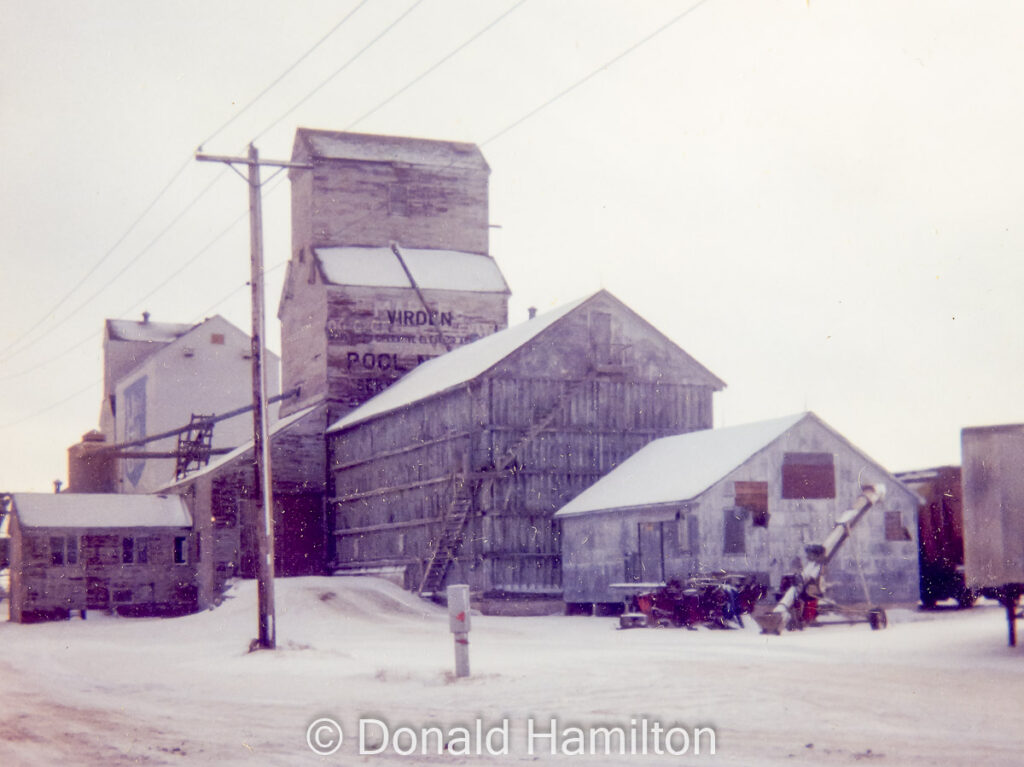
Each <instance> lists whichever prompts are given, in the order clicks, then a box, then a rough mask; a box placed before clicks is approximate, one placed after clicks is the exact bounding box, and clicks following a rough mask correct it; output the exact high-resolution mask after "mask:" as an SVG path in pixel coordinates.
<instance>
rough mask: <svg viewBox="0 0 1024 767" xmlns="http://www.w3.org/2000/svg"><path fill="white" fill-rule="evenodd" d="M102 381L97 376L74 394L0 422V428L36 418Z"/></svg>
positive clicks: (6, 427)
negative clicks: (11, 419)
mask: <svg viewBox="0 0 1024 767" xmlns="http://www.w3.org/2000/svg"><path fill="white" fill-rule="evenodd" d="M102 383H103V379H102V378H97V379H96V380H95V381H93V382H92V383H90V384H89V385H88V386H86V387H85V388H84V389H79V390H78V391H76V392H75V393H74V394H71V395H68V396H67V397H65V398H64V399H62V400H60V401H58V402H53V403H51V404H49V405H47V406H46V407H44V408H42V409H40V410H37V411H35V412H34V413H29V414H28V415H23V416H22V417H21V418H18V419H15V420H13V421H8V422H7V423H5V424H0V429H9V428H10V427H11V426H17V425H18V424H20V423H24V422H25V421H31V420H32V419H33V418H38V417H39V416H41V415H45V414H46V413H49V412H50V411H51V410H54V409H56V408H58V407H60V406H61V405H63V404H65V403H68V402H70V401H71V400H73V399H75V398H76V397H80V396H81V395H83V394H85V393H86V392H87V391H90V390H91V389H92V388H93V387H94V386H98V385H100V384H102Z"/></svg>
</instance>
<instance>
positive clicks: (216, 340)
mask: <svg viewBox="0 0 1024 767" xmlns="http://www.w3.org/2000/svg"><path fill="white" fill-rule="evenodd" d="M210 343H211V344H214V345H215V346H223V345H224V334H223V333H210Z"/></svg>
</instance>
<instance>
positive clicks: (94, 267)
mask: <svg viewBox="0 0 1024 767" xmlns="http://www.w3.org/2000/svg"><path fill="white" fill-rule="evenodd" d="M191 159H192V158H191V157H190V158H189V159H188V160H186V161H185V162H184V163H182V165H181V167H179V168H178V169H177V170H176V171H175V172H174V175H172V176H171V180H170V181H168V182H167V183H166V184H164V185H163V187H162V188H161V189H160V191H159V192H157V195H156V197H154V198H153V199H152V200H151V201H150V203H149V205H147V206H146V207H145V208H144V209H143V211H142V213H140V214H139V215H138V216H136V218H135V220H134V221H132V223H131V225H130V226H129V227H128V228H127V229H126V230H125V232H124V234H122V235H121V236H120V237H119V238H118V239H117V242H115V243H114V244H113V245H111V246H110V248H108V249H107V251H106V253H104V254H103V255H102V256H101V257H100V258H99V260H98V261H96V263H94V264H93V265H92V267H90V269H89V271H87V272H86V273H85V274H84V275H83V276H82V277H80V278H79V279H78V281H77V282H76V283H75V285H74V287H72V288H71V290H69V291H68V292H67V293H65V294H64V295H63V296H62V297H61V298H60V299H58V301H57V302H56V303H55V304H54V305H53V306H51V307H50V308H49V309H47V310H46V311H45V312H43V315H42V316H41V317H40V318H39V320H37V321H36V323H35V324H33V325H32V326H31V327H30V328H29V329H28V330H26V331H25V332H24V333H22V334H21V335H20V336H18V337H17V338H16V339H14V340H13V341H12V342H11V343H9V344H7V346H5V347H4V348H3V349H0V355H2V354H4V353H5V352H6V351H7V350H8V349H10V348H12V347H14V346H17V345H18V344H20V343H21V342H22V341H24V340H25V338H26V337H28V336H29V335H30V334H31V333H32V332H33V331H34V330H35V329H36V328H38V327H39V326H40V325H42V324H43V323H44V322H46V318H47V317H49V316H50V315H52V314H53V313H54V312H55V311H57V310H58V309H59V308H60V307H61V306H63V304H64V302H65V301H67V300H68V299H69V298H71V296H72V295H73V294H74V293H75V291H77V290H78V289H79V288H80V287H82V285H83V284H84V283H85V281H86V280H87V279H89V278H90V277H91V276H92V275H93V274H94V273H95V272H96V270H97V269H99V268H100V266H101V265H103V264H104V263H105V262H106V260H107V259H108V258H110V256H111V255H113V253H114V251H115V250H117V249H118V248H119V247H120V246H121V243H123V242H124V241H125V239H127V237H128V235H130V234H131V233H132V232H133V231H135V227H137V226H138V225H139V223H140V222H141V221H142V219H144V218H145V217H146V216H147V215H148V214H149V212H150V211H151V210H153V208H154V207H156V204H157V203H158V202H160V200H161V199H163V196H164V195H165V194H167V190H169V189H170V188H171V187H172V186H173V185H174V182H175V181H177V180H178V178H179V177H180V176H181V175H182V174H183V173H184V172H185V168H187V167H188V165H189V162H191ZM15 354H17V352H15ZM4 359H7V358H6V357H5V358H4Z"/></svg>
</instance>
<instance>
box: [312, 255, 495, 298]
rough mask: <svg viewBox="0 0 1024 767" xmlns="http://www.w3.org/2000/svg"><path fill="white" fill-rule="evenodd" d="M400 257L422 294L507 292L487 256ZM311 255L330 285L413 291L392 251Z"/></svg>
mask: <svg viewBox="0 0 1024 767" xmlns="http://www.w3.org/2000/svg"><path fill="white" fill-rule="evenodd" d="M401 253H402V258H403V260H404V261H405V263H406V266H408V267H409V272H410V273H411V274H412V277H413V279H414V280H415V281H416V285H417V286H418V287H420V288H423V289H424V290H464V291H471V292H477V293H508V292H509V289H508V284H507V283H506V282H505V278H504V277H503V276H502V274H501V270H500V269H499V268H498V264H497V262H496V261H495V260H494V259H493V258H491V257H490V256H484V255H480V254H478V253H465V252H462V251H457V250H427V249H423V248H402V250H401ZM314 255H315V256H316V258H317V263H318V264H319V266H320V273H321V274H322V275H323V278H324V281H325V282H327V283H330V284H333V285H360V286H366V287H378V288H409V287H412V284H411V283H410V282H409V277H408V275H406V273H405V270H404V269H403V268H402V264H401V263H400V262H399V260H398V258H397V256H395V254H394V253H393V252H392V250H391V248H356V247H336V248H317V249H315V250H314Z"/></svg>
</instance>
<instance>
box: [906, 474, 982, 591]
mask: <svg viewBox="0 0 1024 767" xmlns="http://www.w3.org/2000/svg"><path fill="white" fill-rule="evenodd" d="M960 474H961V472H960V467H959V466H939V467H936V468H933V469H920V470H917V471H905V472H902V473H900V474H897V475H896V479H898V480H899V481H900V482H902V483H903V484H904V485H905V486H906V487H908V488H910V489H911V490H913V491H914V492H915V493H917V494H918V495H920V496H921V497H922V498H923V499H924V503H923V504H922V505H921V507H920V508H919V509H918V512H917V541H918V546H919V550H918V554H919V561H920V568H921V583H920V586H921V604H922V606H923V607H924V609H926V610H931V609H932V608H934V607H935V605H936V603H937V602H941V601H942V600H944V599H955V600H956V601H957V605H958V606H959V607H960V608H968V607H972V606H973V605H974V602H975V600H976V599H977V596H978V595H977V594H976V593H975V592H973V591H971V590H970V589H969V588H967V585H966V583H965V579H964V526H963V503H962V501H961V499H962V497H963V490H962V483H961V478H960Z"/></svg>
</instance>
